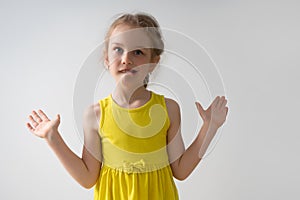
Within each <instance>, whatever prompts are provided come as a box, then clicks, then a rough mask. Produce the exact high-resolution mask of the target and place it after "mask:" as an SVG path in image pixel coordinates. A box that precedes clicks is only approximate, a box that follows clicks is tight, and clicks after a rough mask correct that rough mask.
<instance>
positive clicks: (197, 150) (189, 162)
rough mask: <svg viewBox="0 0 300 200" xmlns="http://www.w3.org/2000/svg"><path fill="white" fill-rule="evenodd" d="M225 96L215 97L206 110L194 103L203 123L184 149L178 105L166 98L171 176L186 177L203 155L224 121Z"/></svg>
mask: <svg viewBox="0 0 300 200" xmlns="http://www.w3.org/2000/svg"><path fill="white" fill-rule="evenodd" d="M226 103H227V100H226V99H225V97H221V98H220V97H216V98H215V100H214V101H213V102H212V104H211V105H210V106H209V108H208V109H207V110H204V109H203V108H202V106H201V105H200V103H198V102H197V103H196V106H197V109H198V112H199V114H200V116H201V117H202V119H203V125H202V127H201V129H200V131H199V133H198V135H197V137H196V139H195V140H194V141H193V143H192V144H191V145H190V146H189V147H188V148H187V149H186V150H185V147H184V143H183V140H182V135H181V130H180V124H181V117H180V108H179V105H178V104H177V103H176V102H175V101H174V100H171V99H166V104H167V108H168V114H169V118H170V122H171V123H170V127H169V130H168V138H167V139H168V154H169V159H170V163H171V168H172V172H173V176H174V177H175V178H177V179H179V180H184V179H186V178H187V177H188V176H189V175H190V174H191V172H192V171H193V170H194V169H195V167H196V166H197V165H198V163H199V162H200V160H201V159H202V157H203V156H204V154H205V152H206V150H207V148H208V146H209V144H210V142H211V141H212V139H213V137H214V136H215V134H216V132H217V130H218V128H219V127H220V126H222V124H223V123H224V122H225V119H226V116H227V112H228V108H227V107H226Z"/></svg>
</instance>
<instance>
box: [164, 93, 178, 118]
mask: <svg viewBox="0 0 300 200" xmlns="http://www.w3.org/2000/svg"><path fill="white" fill-rule="evenodd" d="M165 102H166V107H167V110H168V113H169V116H171V115H173V114H176V113H178V112H180V106H179V104H178V103H177V101H175V100H174V99H171V98H167V97H165Z"/></svg>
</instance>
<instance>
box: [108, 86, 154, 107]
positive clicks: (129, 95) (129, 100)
mask: <svg viewBox="0 0 300 200" xmlns="http://www.w3.org/2000/svg"><path fill="white" fill-rule="evenodd" d="M112 97H113V100H114V101H115V102H116V103H117V104H118V105H120V106H122V107H132V105H133V107H139V106H140V105H134V104H136V103H137V104H139V103H141V104H144V103H145V102H147V101H148V100H149V98H150V97H151V94H150V91H149V90H147V89H146V88H145V87H144V86H141V87H138V88H136V89H128V88H121V87H117V88H116V89H115V90H114V91H113V93H112Z"/></svg>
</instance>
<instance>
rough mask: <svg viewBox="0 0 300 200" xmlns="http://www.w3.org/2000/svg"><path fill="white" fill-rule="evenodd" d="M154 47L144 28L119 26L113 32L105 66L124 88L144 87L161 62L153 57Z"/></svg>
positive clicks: (157, 57) (156, 57)
mask: <svg viewBox="0 0 300 200" xmlns="http://www.w3.org/2000/svg"><path fill="white" fill-rule="evenodd" d="M150 48H153V45H152V44H151V41H150V39H149V37H148V36H147V34H146V33H145V32H144V30H143V29H142V28H134V27H131V26H128V25H118V26H117V27H116V28H115V29H114V30H113V32H112V34H111V36H110V39H109V42H108V49H107V53H106V56H105V65H106V66H107V67H108V69H109V71H110V73H111V75H112V76H113V78H114V79H115V81H116V82H117V84H119V83H121V84H122V85H123V86H127V87H132V86H142V85H143V80H144V79H145V77H146V75H147V74H148V73H150V72H152V71H153V70H154V68H155V66H156V64H157V63H158V61H159V58H160V57H159V56H153V53H152V50H151V49H150Z"/></svg>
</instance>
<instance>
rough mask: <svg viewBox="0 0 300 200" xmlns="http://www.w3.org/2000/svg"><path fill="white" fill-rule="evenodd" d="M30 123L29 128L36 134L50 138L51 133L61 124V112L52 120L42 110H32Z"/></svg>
mask: <svg viewBox="0 0 300 200" xmlns="http://www.w3.org/2000/svg"><path fill="white" fill-rule="evenodd" d="M29 120H30V123H27V124H26V125H27V128H28V129H29V131H30V132H31V133H33V134H34V135H36V136H38V137H41V138H45V139H48V138H49V136H50V134H52V133H54V132H55V131H57V129H58V126H59V124H60V116H59V114H58V115H57V116H56V119H54V120H50V119H49V118H48V117H47V115H46V114H45V113H44V112H43V111H42V110H38V113H37V112H36V111H32V114H31V115H29Z"/></svg>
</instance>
